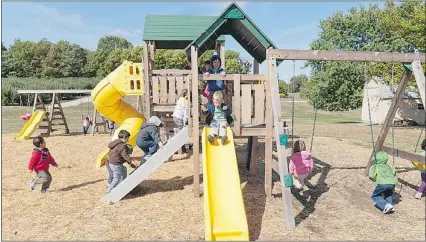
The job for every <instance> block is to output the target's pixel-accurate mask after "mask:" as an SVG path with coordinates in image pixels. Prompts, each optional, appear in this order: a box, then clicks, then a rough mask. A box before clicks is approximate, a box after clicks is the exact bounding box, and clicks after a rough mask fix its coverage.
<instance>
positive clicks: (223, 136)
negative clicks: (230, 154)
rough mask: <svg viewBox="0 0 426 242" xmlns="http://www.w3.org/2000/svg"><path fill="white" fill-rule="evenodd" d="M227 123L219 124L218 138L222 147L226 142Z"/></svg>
mask: <svg viewBox="0 0 426 242" xmlns="http://www.w3.org/2000/svg"><path fill="white" fill-rule="evenodd" d="M227 125H228V123H227V122H220V123H219V135H218V136H219V137H221V141H222V145H224V144H226V142H228V136H227V135H226V127H227Z"/></svg>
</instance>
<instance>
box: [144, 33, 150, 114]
mask: <svg viewBox="0 0 426 242" xmlns="http://www.w3.org/2000/svg"><path fill="white" fill-rule="evenodd" d="M142 64H143V80H144V82H143V85H144V90H143V92H144V94H143V96H144V102H145V103H144V106H145V108H144V116H145V118H146V119H147V120H148V119H149V117H150V116H151V94H150V93H151V91H150V83H151V77H150V75H149V60H148V42H147V41H144V42H143V59H142Z"/></svg>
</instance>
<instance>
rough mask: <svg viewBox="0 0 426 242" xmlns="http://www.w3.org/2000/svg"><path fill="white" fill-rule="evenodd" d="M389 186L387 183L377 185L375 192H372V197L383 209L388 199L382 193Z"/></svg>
mask: <svg viewBox="0 0 426 242" xmlns="http://www.w3.org/2000/svg"><path fill="white" fill-rule="evenodd" d="M386 189H387V187H386V186H385V185H380V184H378V185H376V188H374V191H373V194H371V198H372V199H373V201H374V202H375V203H376V206H377V207H379V208H380V209H381V210H383V209H385V206H386V201H385V199H384V198H383V197H382V194H383V192H384V191H386Z"/></svg>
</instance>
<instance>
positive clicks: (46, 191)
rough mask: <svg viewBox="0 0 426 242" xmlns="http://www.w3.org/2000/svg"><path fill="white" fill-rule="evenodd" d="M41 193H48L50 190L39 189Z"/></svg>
mask: <svg viewBox="0 0 426 242" xmlns="http://www.w3.org/2000/svg"><path fill="white" fill-rule="evenodd" d="M41 193H50V190H48V189H46V190H41Z"/></svg>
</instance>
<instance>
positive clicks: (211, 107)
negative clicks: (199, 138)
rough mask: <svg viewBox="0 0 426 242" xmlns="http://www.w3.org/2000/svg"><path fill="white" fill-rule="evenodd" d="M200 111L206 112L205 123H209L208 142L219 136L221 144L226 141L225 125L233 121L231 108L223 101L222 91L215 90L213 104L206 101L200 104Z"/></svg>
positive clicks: (211, 142)
mask: <svg viewBox="0 0 426 242" xmlns="http://www.w3.org/2000/svg"><path fill="white" fill-rule="evenodd" d="M201 113H202V114H203V115H206V114H207V118H206V123H207V124H208V125H210V135H209V136H208V137H207V139H208V140H209V142H210V144H213V142H214V138H216V137H217V138H220V139H221V142H222V145H225V144H226V142H227V141H228V136H227V135H226V127H227V126H228V125H230V124H231V123H232V122H234V120H233V118H232V116H231V109H230V108H229V107H228V105H226V104H225V103H223V93H222V92H221V91H217V92H215V93H214V94H213V104H212V103H208V104H207V105H206V106H201Z"/></svg>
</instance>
